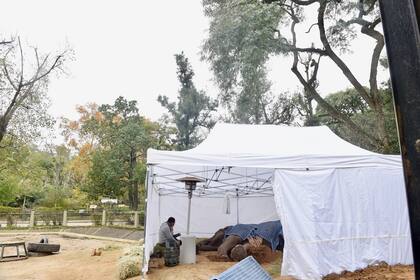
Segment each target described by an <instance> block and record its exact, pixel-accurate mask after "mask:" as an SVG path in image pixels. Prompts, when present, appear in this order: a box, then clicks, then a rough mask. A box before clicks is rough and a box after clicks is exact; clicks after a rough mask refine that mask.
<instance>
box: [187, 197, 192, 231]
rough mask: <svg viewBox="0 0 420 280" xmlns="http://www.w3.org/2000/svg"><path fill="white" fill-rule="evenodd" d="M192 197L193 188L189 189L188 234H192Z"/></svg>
mask: <svg viewBox="0 0 420 280" xmlns="http://www.w3.org/2000/svg"><path fill="white" fill-rule="evenodd" d="M191 198H192V190H189V191H188V216H187V235H190V219H191Z"/></svg>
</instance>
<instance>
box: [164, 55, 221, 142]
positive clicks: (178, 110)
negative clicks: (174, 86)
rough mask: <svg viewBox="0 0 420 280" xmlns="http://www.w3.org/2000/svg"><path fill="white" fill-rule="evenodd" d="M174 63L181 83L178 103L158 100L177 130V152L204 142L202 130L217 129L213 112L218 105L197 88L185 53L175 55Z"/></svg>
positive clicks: (167, 99)
mask: <svg viewBox="0 0 420 280" xmlns="http://www.w3.org/2000/svg"><path fill="white" fill-rule="evenodd" d="M175 60H176V64H177V67H178V69H177V75H178V80H179V82H180V84H181V89H180V90H179V95H178V102H169V98H168V97H167V96H162V95H159V97H158V101H159V102H160V104H161V105H162V106H163V107H165V108H166V109H167V110H168V112H169V114H170V116H171V117H172V122H173V123H174V124H175V126H176V128H177V133H176V134H177V140H176V144H177V149H178V150H186V149H189V148H192V147H194V146H196V145H197V144H198V143H199V142H200V141H201V137H200V131H199V128H203V127H204V128H211V127H213V126H214V124H215V123H216V121H215V119H214V117H213V116H212V113H213V112H215V111H216V108H217V106H218V102H217V101H215V100H212V99H211V98H210V97H208V96H207V95H206V94H205V93H204V92H203V91H198V90H197V89H196V88H195V86H194V83H193V77H194V71H193V69H192V67H191V64H190V63H189V61H188V58H187V57H185V55H184V53H181V54H177V55H175Z"/></svg>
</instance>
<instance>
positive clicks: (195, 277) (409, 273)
mask: <svg viewBox="0 0 420 280" xmlns="http://www.w3.org/2000/svg"><path fill="white" fill-rule="evenodd" d="M213 254H214V253H212V252H209V253H200V255H198V256H197V264H195V265H178V266H176V267H162V268H158V269H151V271H150V273H149V274H148V276H147V279H148V280H172V279H174V280H183V279H192V280H207V279H209V278H210V277H211V276H213V275H217V274H219V273H221V272H223V271H225V270H226V269H228V268H229V267H231V266H232V265H234V264H235V263H234V262H214V261H210V260H209V259H213V257H214V255H213ZM281 260H282V255H281V254H280V253H277V254H276V255H275V256H274V259H271V262H270V263H263V267H264V269H265V270H266V271H267V272H268V273H269V274H270V275H271V277H272V278H273V279H274V280H293V278H290V277H281V276H280V264H281ZM134 279H136V280H140V279H141V277H136V278H134ZM324 279H325V280H374V279H381V280H382V279H387V280H391V279H392V280H403V279H404V280H414V269H413V266H403V265H396V266H392V267H391V266H388V265H386V264H380V265H376V266H372V267H368V268H366V269H363V270H359V271H355V272H344V273H342V274H340V275H329V276H327V277H325V278H324Z"/></svg>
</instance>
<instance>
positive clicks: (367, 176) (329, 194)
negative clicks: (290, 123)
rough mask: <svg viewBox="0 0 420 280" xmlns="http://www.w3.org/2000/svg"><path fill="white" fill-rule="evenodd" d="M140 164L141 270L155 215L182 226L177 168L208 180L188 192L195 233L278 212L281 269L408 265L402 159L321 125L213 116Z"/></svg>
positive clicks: (312, 273) (302, 274)
mask: <svg viewBox="0 0 420 280" xmlns="http://www.w3.org/2000/svg"><path fill="white" fill-rule="evenodd" d="M147 163H148V175H147V184H146V185H147V207H146V225H145V258H144V266H143V271H144V272H147V264H148V261H149V255H150V253H151V252H152V250H153V247H154V245H155V244H156V243H157V241H158V231H159V226H160V224H161V223H162V222H164V221H166V219H167V218H168V217H169V216H174V217H175V218H176V220H177V221H176V231H179V232H181V233H185V231H186V228H187V225H186V221H187V206H188V199H187V191H186V190H185V188H184V184H183V183H180V182H178V181H177V179H179V178H181V177H184V176H194V177H197V178H200V179H203V180H204V181H205V182H204V183H202V184H198V186H197V189H196V190H195V191H194V193H193V197H192V205H191V225H190V228H191V229H190V232H191V234H193V235H195V236H198V237H206V236H211V235H212V234H213V233H214V232H215V231H216V230H218V229H219V228H222V227H225V226H227V225H233V224H236V223H261V222H265V221H270V220H277V219H280V220H281V222H282V224H283V230H284V239H285V248H284V254H283V263H282V275H289V276H294V277H296V278H298V279H319V278H321V277H322V276H323V275H326V274H329V273H333V272H336V273H337V272H340V271H343V270H355V269H358V268H362V267H365V266H367V265H369V264H373V263H375V262H379V261H386V262H387V263H389V264H397V263H401V264H411V263H412V254H411V242H410V233H409V223H408V212H407V205H406V200H405V189H404V180H403V174H402V167H401V159H400V157H399V156H392V155H381V154H376V153H373V152H370V151H367V150H364V149H361V148H359V147H357V146H354V145H352V144H350V143H348V142H346V141H344V140H342V139H341V138H339V137H338V136H336V135H335V134H334V133H332V132H331V131H330V130H329V129H328V128H327V127H286V126H274V125H238V124H217V125H216V126H215V127H214V129H213V130H212V131H211V133H210V134H209V135H208V137H207V139H206V140H204V141H203V142H202V143H201V144H200V145H199V146H197V147H196V148H194V149H191V150H188V151H182V152H180V151H157V150H154V149H149V150H148V155H147ZM226 201H230V203H228V204H229V206H230V209H226V206H227V205H226V204H227V203H226Z"/></svg>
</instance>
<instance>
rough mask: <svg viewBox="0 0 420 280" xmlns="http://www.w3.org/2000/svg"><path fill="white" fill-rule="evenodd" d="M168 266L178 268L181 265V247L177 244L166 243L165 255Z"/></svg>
mask: <svg viewBox="0 0 420 280" xmlns="http://www.w3.org/2000/svg"><path fill="white" fill-rule="evenodd" d="M163 257H164V259H165V265H166V266H169V267H171V266H176V265H178V264H179V247H178V244H177V243H176V242H171V241H166V244H165V252H164V254H163Z"/></svg>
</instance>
